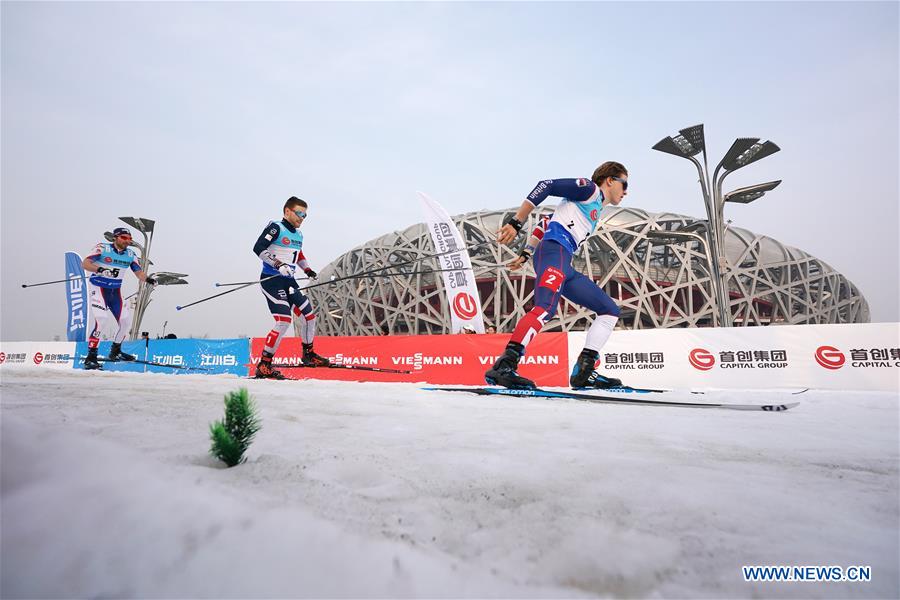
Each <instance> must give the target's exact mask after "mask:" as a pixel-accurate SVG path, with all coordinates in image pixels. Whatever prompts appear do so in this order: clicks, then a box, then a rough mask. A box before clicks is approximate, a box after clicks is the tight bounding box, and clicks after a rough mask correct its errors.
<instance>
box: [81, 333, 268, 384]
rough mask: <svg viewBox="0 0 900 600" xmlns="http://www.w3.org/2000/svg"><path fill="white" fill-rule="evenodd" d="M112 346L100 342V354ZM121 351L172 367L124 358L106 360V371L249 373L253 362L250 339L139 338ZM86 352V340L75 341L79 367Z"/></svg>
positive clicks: (180, 373) (102, 354) (181, 373)
mask: <svg viewBox="0 0 900 600" xmlns="http://www.w3.org/2000/svg"><path fill="white" fill-rule="evenodd" d="M110 345H111V342H101V343H100V352H99V354H100V356H101V357H104V356H108V355H109V347H110ZM122 350H123V351H124V352H127V353H128V354H134V355H135V357H136V358H137V359H138V360H145V361H149V362H154V363H160V364H161V365H171V366H158V365H146V364H143V363H137V362H122V361H119V362H103V370H104V371H124V372H131V373H169V374H174V375H185V374H194V375H196V374H201V375H215V374H220V373H231V374H234V375H241V376H246V375H247V373H248V365H249V364H250V341H249V340H248V339H246V338H238V339H232V340H203V339H175V340H150V341H149V342H144V341H142V340H136V341H133V342H125V343H123V344H122ZM86 355H87V342H83V343H78V344H76V349H75V365H74V367H75V368H76V369H81V368H82V367H83V361H82V359H83V358H84V357H85V356H86ZM179 367H184V368H179Z"/></svg>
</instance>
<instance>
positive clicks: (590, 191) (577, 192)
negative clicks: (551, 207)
mask: <svg viewBox="0 0 900 600" xmlns="http://www.w3.org/2000/svg"><path fill="white" fill-rule="evenodd" d="M596 188H597V186H596V185H594V182H593V181H591V180H590V179H584V178H579V179H545V180H543V181H539V182H538V183H537V185H536V186H534V189H533V190H531V192H530V193H529V194H528V196H526V197H525V201H526V202H531V203H532V204H533V205H534V206H537V205H538V204H540V203H541V202H543V201H544V200H546V199H547V197H548V196H554V197H557V198H565V199H566V200H571V201H572V202H584V201H585V200H589V199H590V198H591V196H593V195H594V190H595V189H596Z"/></svg>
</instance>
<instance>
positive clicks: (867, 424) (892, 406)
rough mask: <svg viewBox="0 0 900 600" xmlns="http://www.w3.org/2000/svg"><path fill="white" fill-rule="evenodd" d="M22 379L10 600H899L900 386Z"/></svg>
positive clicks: (6, 397)
mask: <svg viewBox="0 0 900 600" xmlns="http://www.w3.org/2000/svg"><path fill="white" fill-rule="evenodd" d="M240 386H246V387H247V388H249V390H250V392H251V394H252V396H253V397H254V399H255V401H256V402H257V404H258V407H259V412H260V417H261V420H262V430H261V431H260V433H259V434H258V435H257V439H256V441H255V442H254V443H253V445H252V446H251V447H250V449H249V452H248V461H247V462H246V463H244V464H243V465H240V466H237V467H235V468H231V469H228V468H225V467H224V465H223V464H221V463H220V462H219V461H217V460H215V459H214V458H212V457H211V456H209V454H208V450H209V435H208V427H209V424H210V423H211V422H212V421H214V420H216V419H221V418H222V417H223V415H224V405H223V397H224V395H225V394H226V393H227V392H229V391H231V390H235V389H237V388H238V387H240ZM0 393H2V482H0V489H2V523H0V526H2V529H0V533H2V596H3V597H4V598H13V597H16V598H18V597H29V598H36V597H41V598H61V597H67V598H68V597H84V598H88V597H90V598H104V597H154V598H175V597H179V598H181V597H191V598H213V597H216V598H219V597H223V598H224V597H242V598H247V597H253V598H263V597H265V598H276V597H361V598H366V597H479V598H487V597H504V598H507V597H515V598H526V597H555V598H558V597H665V598H682V597H697V598H721V597H728V598H755V597H779V598H897V597H898V596H900V584H898V580H900V566H898V565H900V557H898V548H900V533H898V532H900V522H898V514H900V506H898V505H900V502H898V461H900V458H898V446H900V443H898V431H900V420H898V414H900V413H898V406H900V402H898V396H897V394H884V393H873V392H866V393H859V392H856V393H854V392H820V391H815V390H811V391H808V392H806V393H803V394H800V395H798V396H791V397H786V396H785V393H784V392H775V391H771V392H752V393H751V392H714V393H710V394H707V395H706V396H698V395H690V394H687V393H682V394H681V395H679V393H672V394H667V395H666V396H665V399H666V400H675V399H686V400H689V401H693V402H698V401H704V400H711V401H716V402H719V401H722V402H736V403H771V402H780V401H785V400H787V399H791V400H800V401H801V404H800V406H799V407H797V408H794V409H792V410H790V411H787V412H783V413H766V412H736V411H724V410H698V409H688V408H660V407H640V406H621V405H600V404H591V403H585V402H578V401H573V400H546V399H528V398H495V397H480V396H474V395H468V394H459V393H457V394H454V393H448V392H430V391H423V390H421V389H419V387H418V386H416V385H411V384H374V383H346V382H319V381H281V382H278V381H252V380H242V379H239V378H237V377H233V376H215V377H210V376H202V375H196V376H195V375H187V376H178V377H172V376H166V375H145V374H125V373H98V372H93V373H89V372H80V371H72V372H65V371H55V372H47V371H44V372H39V371H37V370H22V371H6V372H4V373H3V378H2V385H0ZM713 398H714V400H712V399H713ZM742 565H838V566H842V567H847V566H851V565H869V566H871V569H872V581H871V582H867V583H859V582H832V583H825V582H820V583H809V582H805V583H750V582H745V581H744V579H743V575H742V572H741V566H742Z"/></svg>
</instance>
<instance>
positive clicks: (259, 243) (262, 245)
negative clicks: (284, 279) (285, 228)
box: [253, 223, 280, 269]
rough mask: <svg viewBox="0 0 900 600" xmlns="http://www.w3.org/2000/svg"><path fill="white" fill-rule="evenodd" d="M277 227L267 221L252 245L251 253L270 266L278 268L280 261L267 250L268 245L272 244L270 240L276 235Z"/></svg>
mask: <svg viewBox="0 0 900 600" xmlns="http://www.w3.org/2000/svg"><path fill="white" fill-rule="evenodd" d="M278 232H279V228H278V225H276V224H275V223H269V225H267V226H266V228H265V229H263V232H262V233H261V234H260V235H259V238H257V240H256V243H255V244H254V245H253V254H255V255H256V256H258V257H259V259H260V260H262V261H263V262H264V263H266V264H267V265H269V266H270V267H274V268H276V269H277V268H278V264H277V263H279V262H280V261H279V260H278V259H277V258H275V255H274V254H272V253H271V252H269V246H271V245H272V242H273V241H274V240H275V238H276V237H277V236H278Z"/></svg>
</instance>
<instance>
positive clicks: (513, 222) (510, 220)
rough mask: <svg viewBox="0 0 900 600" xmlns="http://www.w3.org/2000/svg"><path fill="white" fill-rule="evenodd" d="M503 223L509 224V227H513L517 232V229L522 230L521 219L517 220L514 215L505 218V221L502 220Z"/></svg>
mask: <svg viewBox="0 0 900 600" xmlns="http://www.w3.org/2000/svg"><path fill="white" fill-rule="evenodd" d="M503 224H504V225H509V226H510V227H512V228H513V229H515V230H516V232H517V233H518V232H519V231H522V221H520V220H518V219H517V218H515V217H514V216H513V217H509V218H507V219H506V220H505V221H503Z"/></svg>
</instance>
